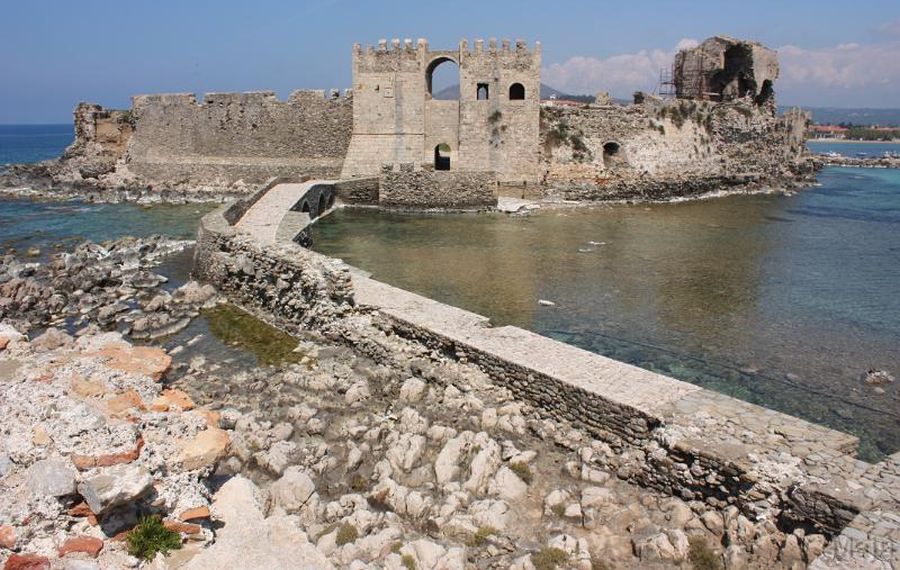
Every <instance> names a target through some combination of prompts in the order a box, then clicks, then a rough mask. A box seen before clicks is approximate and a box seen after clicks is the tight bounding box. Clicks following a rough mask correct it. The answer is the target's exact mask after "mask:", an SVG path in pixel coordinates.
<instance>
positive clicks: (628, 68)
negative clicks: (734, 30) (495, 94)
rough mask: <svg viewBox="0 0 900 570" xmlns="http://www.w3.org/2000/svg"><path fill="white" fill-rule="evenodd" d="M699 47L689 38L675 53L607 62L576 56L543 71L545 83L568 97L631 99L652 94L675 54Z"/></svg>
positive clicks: (653, 52)
mask: <svg viewBox="0 0 900 570" xmlns="http://www.w3.org/2000/svg"><path fill="white" fill-rule="evenodd" d="M696 45H698V42H697V40H695V39H690V38H685V39H683V40H681V41H679V42H678V44H677V45H676V47H675V49H673V50H671V51H666V50H662V49H655V50H642V51H639V52H637V53H631V54H620V55H613V56H610V57H607V58H597V57H590V56H588V57H585V56H575V57H572V58H569V59H568V60H566V61H565V62H563V63H554V64H553V65H551V66H550V67H547V68H545V69H543V70H542V77H543V81H544V83H546V84H547V85H550V86H551V87H555V88H556V89H559V90H561V91H563V92H566V93H576V94H594V93H596V92H597V91H600V90H603V91H609V92H610V93H612V94H614V95H617V96H623V97H624V96H628V95H631V93H632V92H634V91H652V90H653V89H654V88H655V87H656V84H657V83H658V82H659V71H660V69H663V68H668V67H669V66H671V65H672V60H673V58H674V57H675V53H676V52H677V51H678V50H680V49H684V48H689V47H694V46H696Z"/></svg>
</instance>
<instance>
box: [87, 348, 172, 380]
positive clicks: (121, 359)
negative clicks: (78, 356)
mask: <svg viewBox="0 0 900 570" xmlns="http://www.w3.org/2000/svg"><path fill="white" fill-rule="evenodd" d="M89 355H90V356H99V357H102V358H104V359H106V366H107V367H109V368H111V369H113V370H118V371H121V372H125V373H128V374H141V375H145V376H149V377H150V378H153V379H154V380H156V381H157V382H158V381H160V380H162V377H163V375H164V374H165V373H166V371H167V370H169V367H170V366H171V365H172V357H171V356H169V355H168V354H166V351H164V350H162V349H161V348H156V347H152V346H131V345H129V344H127V343H125V342H119V343H110V344H108V345H107V346H105V347H103V348H101V349H100V350H98V351H96V352H94V353H90V354H89Z"/></svg>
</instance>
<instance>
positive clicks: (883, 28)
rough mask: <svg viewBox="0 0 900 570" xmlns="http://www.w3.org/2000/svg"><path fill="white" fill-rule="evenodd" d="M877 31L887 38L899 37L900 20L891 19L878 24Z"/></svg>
mask: <svg viewBox="0 0 900 570" xmlns="http://www.w3.org/2000/svg"><path fill="white" fill-rule="evenodd" d="M878 32H879V33H880V34H882V35H884V36H887V37H889V38H900V20H892V21H890V22H885V23H883V24H881V25H880V26H878Z"/></svg>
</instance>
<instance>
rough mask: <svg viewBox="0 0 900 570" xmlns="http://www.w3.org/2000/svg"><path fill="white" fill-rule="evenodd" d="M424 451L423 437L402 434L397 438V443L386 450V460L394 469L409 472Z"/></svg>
mask: <svg viewBox="0 0 900 570" xmlns="http://www.w3.org/2000/svg"><path fill="white" fill-rule="evenodd" d="M424 449H425V437H424V436H421V435H414V434H410V433H402V434H400V436H399V437H398V438H397V441H396V442H395V443H394V444H393V445H392V446H391V447H390V448H389V449H388V450H387V458H388V461H390V462H391V466H392V467H394V469H397V470H400V471H409V470H410V469H412V468H413V467H414V466H415V465H416V463H417V462H418V461H419V458H420V457H421V456H422V451H423V450H424Z"/></svg>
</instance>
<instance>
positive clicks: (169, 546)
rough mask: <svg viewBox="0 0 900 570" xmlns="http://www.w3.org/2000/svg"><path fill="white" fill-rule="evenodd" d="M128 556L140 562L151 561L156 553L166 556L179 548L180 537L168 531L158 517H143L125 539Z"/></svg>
mask: <svg viewBox="0 0 900 570" xmlns="http://www.w3.org/2000/svg"><path fill="white" fill-rule="evenodd" d="M126 542H127V544H128V554H130V555H132V556H136V557H138V558H141V559H142V560H153V559H154V558H155V557H156V554H157V553H160V552H161V553H162V554H163V555H166V554H168V553H169V551H170V550H178V549H179V548H181V535H180V534H178V533H177V532H175V531H172V530H169V529H167V528H166V526H165V525H164V524H163V521H162V519H161V518H159V517H158V516H150V517H143V518H141V520H140V521H139V522H138V524H137V526H135V527H134V528H133V529H132V530H131V532H129V533H128V537H127V538H126Z"/></svg>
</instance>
